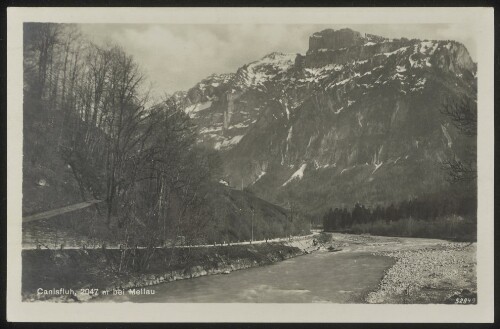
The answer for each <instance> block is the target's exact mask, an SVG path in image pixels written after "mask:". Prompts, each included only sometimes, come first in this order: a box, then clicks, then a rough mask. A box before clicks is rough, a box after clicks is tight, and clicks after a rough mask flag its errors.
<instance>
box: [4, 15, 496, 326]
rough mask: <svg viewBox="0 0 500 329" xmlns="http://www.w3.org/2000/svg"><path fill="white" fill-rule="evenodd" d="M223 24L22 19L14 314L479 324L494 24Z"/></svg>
mask: <svg viewBox="0 0 500 329" xmlns="http://www.w3.org/2000/svg"><path fill="white" fill-rule="evenodd" d="M393 9H394V8H393ZM31 10H32V11H31V12H30V13H36V10H35V9H31ZM89 10H90V9H89V8H87V12H86V13H89ZM93 10H94V11H96V12H99V11H100V10H101V9H97V8H95V9H93ZM162 10H163V11H165V12H167V14H168V13H169V12H170V16H169V17H172V13H175V8H170V9H168V8H163V9H162ZM229 10H231V9H229V8H225V9H221V8H219V10H218V11H217V10H215V11H216V12H218V13H219V14H220V15H219V14H213V16H214V17H218V18H219V19H214V20H213V21H210V17H211V15H212V14H210V13H211V12H212V11H214V9H212V11H209V10H207V11H205V12H203V11H199V10H198V11H197V12H196V15H194V16H193V17H192V19H191V20H186V21H184V22H183V23H179V22H178V21H177V22H176V21H175V20H173V19H170V20H169V19H165V20H163V21H162V20H161V19H158V17H159V16H158V15H156V16H154V15H151V17H153V16H154V18H153V19H151V20H150V21H148V19H144V17H147V15H142V16H140V17H142V19H138V20H134V19H133V17H134V10H131V11H130V10H129V11H128V12H126V13H127V15H125V16H124V18H123V19H120V16H119V14H117V15H116V16H113V19H112V20H111V21H106V20H102V19H100V18H99V17H101V16H97V18H96V19H95V20H94V21H92V19H89V21H88V22H87V21H84V20H80V19H79V18H78V8H73V9H72V11H73V13H74V14H75V15H74V16H66V17H64V16H63V15H62V14H61V16H58V17H61V18H64V20H63V21H61V19H53V20H51V19H46V18H44V19H40V20H37V19H33V17H36V15H35V16H33V15H31V16H29V15H28V16H29V18H28V19H26V20H24V19H23V20H22V21H16V22H17V26H18V28H19V31H18V33H17V34H16V40H17V41H15V42H16V45H17V48H16V49H17V54H19V55H20V56H21V57H20V58H17V57H16V58H15V59H14V60H12V61H11V59H12V57H9V63H13V62H15V63H16V67H19V68H21V71H19V72H18V71H15V72H16V77H15V78H16V79H17V80H18V81H21V83H18V84H16V85H17V86H19V87H18V89H17V90H16V91H17V92H18V98H19V100H18V103H16V107H15V108H13V107H10V106H9V108H8V114H9V115H14V114H12V112H16V113H17V114H15V115H16V117H17V118H19V120H20V121H18V122H16V123H17V124H18V126H17V127H16V128H13V127H10V125H11V123H12V122H14V121H11V120H10V119H9V121H8V126H9V129H10V130H11V132H12V130H13V129H16V132H15V133H16V135H15V136H18V138H17V144H16V145H21V148H20V149H19V148H17V147H16V152H18V154H19V156H17V157H16V159H20V160H19V161H20V163H19V165H20V167H19V168H17V167H16V169H15V172H14V171H10V169H9V179H11V181H14V180H15V182H16V184H17V187H16V190H15V191H16V193H19V202H17V203H14V202H13V203H11V202H9V207H10V208H14V207H15V208H16V211H17V216H15V217H14V216H11V215H9V216H8V228H9V236H10V235H11V234H12V235H14V236H15V238H11V239H12V240H11V242H12V241H15V243H9V251H10V250H12V249H13V248H15V253H14V255H15V257H17V258H16V264H17V265H15V267H16V270H18V271H19V273H18V276H16V278H15V280H17V281H18V284H16V287H19V290H18V291H13V292H12V293H11V295H15V296H17V297H16V298H18V301H19V305H23V306H26V307H30V305H34V307H35V306H47V307H54V308H57V307H62V306H63V305H67V304H72V305H73V306H72V307H74V309H75V312H77V310H78V309H80V307H94V306H99V307H101V306H103V307H106V306H108V305H112V307H115V308H116V307H118V308H120V307H122V306H123V307H127V309H131V310H133V309H134V308H135V307H136V306H137V307H141V305H145V306H147V305H149V304H156V305H159V306H162V307H163V308H167V309H168V308H170V307H171V306H175V307H177V306H179V307H184V306H189V307H197V305H200V307H201V306H203V305H212V306H214V307H221V308H220V309H224V305H228V306H227V307H228V309H230V307H232V306H235V307H239V306H241V308H242V309H243V310H244V309H245V308H246V307H247V306H248V307H253V306H252V305H256V306H258V305H263V306H265V305H270V307H271V309H270V310H268V311H269V312H272V307H277V306H276V305H279V304H287V305H293V307H298V308H292V309H294V310H299V309H300V307H302V305H305V306H304V307H308V308H307V309H309V308H313V307H316V305H317V306H318V307H321V309H322V310H328V308H327V307H337V306H339V304H346V306H347V307H350V306H349V305H362V306H363V307H366V308H367V309H370V307H371V306H370V305H373V304H383V305H386V306H387V307H391V305H394V306H395V307H397V306H398V305H406V306H408V307H415V308H416V309H417V308H418V307H425V306H439V305H443V306H449V305H453V307H454V308H453V310H454V313H455V314H454V316H457V315H456V313H463V314H467V312H469V311H470V313H471V314H475V313H474V312H476V311H477V310H478V306H481V305H483V306H486V310H489V308H488V307H491V310H492V305H490V304H489V303H490V302H491V301H492V300H493V292H492V286H489V284H490V281H489V280H490V279H491V280H492V274H493V273H492V264H490V265H488V266H486V267H485V266H483V267H481V266H482V265H479V262H480V261H482V262H483V264H484V263H489V262H490V261H492V256H493V245H492V244H493V238H492V232H491V231H492V228H493V206H492V203H489V202H490V201H488V200H490V199H491V198H492V194H491V195H490V193H492V191H493V188H492V177H493V167H492V165H493V161H492V159H493V157H492V154H490V155H488V153H492V149H493V139H492V136H493V126H492V118H493V87H492V85H488V84H489V83H490V82H491V83H492V81H493V80H492V72H491V71H492V65H493V61H492V60H491V62H489V60H490V59H491V58H492V56H493V44H492V40H493V39H492V37H488V35H490V34H491V35H492V33H493V28H492V20H493V15H492V12H493V11H492V10H491V11H489V10H488V9H483V10H482V11H481V9H474V10H469V9H466V10H458V9H457V11H458V14H463V15H465V16H464V17H467V11H469V14H470V15H471V18H470V20H463V21H458V20H457V21H455V20H451V19H450V20H441V21H439V20H438V19H434V20H432V15H431V16H430V17H431V18H430V20H431V21H430V22H429V21H422V22H419V21H418V20H417V19H415V20H411V19H409V20H408V21H407V22H402V20H401V19H393V20H391V19H387V20H385V21H381V20H379V19H374V17H376V16H374V15H371V16H370V15H368V14H369V13H370V12H369V11H368V12H367V15H368V16H367V19H366V20H362V19H360V18H357V19H356V20H353V21H352V23H351V22H349V19H348V17H349V16H352V14H353V13H354V12H355V10H354V9H353V10H351V11H349V12H347V14H346V18H345V19H331V20H327V19H324V17H326V16H325V15H318V17H319V18H318V19H317V20H316V21H315V20H305V19H300V17H301V15H302V14H301V13H303V16H304V17H313V16H314V14H315V13H318V11H317V10H316V11H314V10H310V11H308V10H307V8H304V9H302V11H297V10H295V11H293V10H292V11H291V12H292V13H294V15H295V16H293V15H289V16H287V19H284V20H279V19H277V20H276V21H274V22H273V21H271V20H270V19H269V18H268V17H273V15H274V16H276V17H282V16H280V14H278V13H277V11H273V10H270V9H267V10H266V9H265V8H262V9H244V8H243V9H232V10H234V14H235V15H236V17H238V15H240V13H245V11H246V12H247V13H251V12H252V10H254V11H255V10H257V11H258V10H260V11H262V12H264V14H266V15H262V16H260V18H255V17H257V15H255V16H252V15H243V14H242V15H241V21H240V22H238V21H235V20H233V19H228V20H227V21H223V20H221V19H220V17H221V15H222V14H224V15H228V13H229V12H228V11H229ZM329 10H330V12H331V13H332V15H333V16H332V17H334V16H335V15H337V16H335V17H339V15H342V10H341V9H340V8H339V9H333V8H332V9H329ZM423 10H424V9H421V11H420V12H421V13H424V14H425V11H423ZM427 10H428V12H429V14H431V12H432V11H434V9H427ZM54 11H56V9H54ZM387 11H388V12H389V13H390V12H391V11H390V10H387ZM49 12H50V11H49ZM416 12H417V11H416ZM84 13H85V12H84ZM308 13H309V14H308ZM373 13H380V10H379V11H378V12H377V11H375V10H374V11H373ZM404 13H407V14H408V17H411V14H409V13H411V11H409V10H407V11H405V12H404ZM439 13H440V11H439V10H437V14H436V15H438V14H439ZM179 15H180V16H183V15H184V16H188V17H190V16H189V10H188V9H184V11H181V10H179ZM474 15H476V16H474ZM480 15H483V16H484V17H485V20H484V22H482V23H481V22H478V21H477V19H476V18H477V17H478V16H480ZM86 16H89V15H86V14H85V15H83V17H86ZM199 16H200V17H205V18H207V17H208V19H200V20H199V21H197V20H196V17H199ZM394 16H398V15H397V13H396V12H394V15H392V16H390V17H394ZM416 16H418V15H416ZM10 17H12V16H10ZM41 17H43V15H41ZM127 17H128V19H127ZM224 17H226V16H224ZM294 17H297V18H298V19H297V20H296V21H294V20H293V18H294ZM370 17H371V19H370ZM418 17H422V15H420V16H418ZM436 17H438V16H436ZM444 17H446V16H444ZM73 18H74V20H73ZM486 18H488V19H486ZM266 19H267V20H266ZM372 21H373V22H372ZM393 21H394V22H393ZM488 23H489V24H490V25H488ZM478 24H479V25H478ZM481 24H483V25H481ZM477 26H480V27H477ZM484 26H486V27H489V28H490V30H487V31H484V30H481V28H483V27H484ZM486 32H487V33H486ZM479 36H482V37H484V38H486V39H479ZM484 40H486V41H484ZM488 56H489V57H488ZM484 58H486V59H484ZM482 61H483V62H482ZM21 62H22V63H21ZM9 65H10V64H9ZM488 65H491V67H488ZM11 72H12V71H11ZM11 72H9V79H10V78H11V77H12V75H13V74H11ZM481 74H484V75H481ZM490 75H491V80H490V78H489V77H490ZM480 79H484V80H482V81H484V82H483V83H482V84H481V83H479V81H481V80H480ZM17 80H16V81H17ZM479 87H481V88H483V89H482V93H481V92H479V91H478V90H479ZM9 98H11V94H10V92H9ZM481 118H482V119H481ZM490 120H491V121H490ZM480 134H483V135H480ZM479 135H480V136H479ZM478 136H479V137H478ZM481 136H482V137H481ZM489 138H491V139H489ZM9 146H11V140H9ZM480 152H483V153H481V154H483V155H484V156H486V158H481V154H480ZM482 159H483V160H482ZM15 173H19V176H18V177H15V178H13V177H14V176H12V177H10V176H11V174H12V175H14V174H15ZM490 180H491V181H490ZM12 186H13V185H12V184H11V187H12ZM9 188H10V187H9ZM488 191H490V192H488ZM483 200H484V201H483ZM481 228H482V229H483V231H482V233H481ZM484 230H486V233H484ZM488 231H489V232H488ZM11 232H12V233H11ZM486 243H487V245H486ZM481 248H482V249H481ZM485 251H486V252H485ZM490 256H491V257H490ZM12 267H13V268H14V266H12ZM490 267H491V268H490ZM480 271H484V272H485V273H486V274H485V275H481V273H482V272H480ZM489 271H491V273H490V272H489ZM483 277H484V278H485V279H484V281H481V278H483ZM9 280H14V279H13V278H12V276H11V277H10V278H9ZM491 282H492V281H491ZM480 287H482V289H480ZM408 304H410V305H412V306H410V305H408ZM183 305H184V306H183ZM231 305H232V306H231ZM273 305H275V306H273ZM110 307H111V306H110ZM82 309H83V308H82ZM158 309H159V310H161V309H162V308H161V307H160V308H158ZM481 309H482V308H481ZM332 310H333V309H332ZM408 310H410V311H411V310H412V309H411V308H408ZM418 310H422V309H420V308H418ZM131 312H132V311H131ZM325 312H326V311H325ZM332 312H333V311H332ZM478 312H479V311H478ZM28 313H29V312H28ZM333 313H334V312H333ZM410 313H411V312H410ZM479 313H480V312H479ZM479 313H478V314H479ZM16 314H17V313H16ZM423 314H425V312H424V313H423ZM480 314H483V315H485V317H484V318H483V321H487V320H488V319H490V318H491V319H492V313H491V314H490V313H488V312H487V311H483V313H480ZM337 315H338V314H337ZM106 316H107V317H108V318H111V317H112V314H107V315H106ZM115 316H116V317H118V316H119V315H118V314H115ZM120 316H121V315H120ZM144 316H145V317H147V315H144ZM176 316H178V315H176ZM276 316H282V317H284V319H285V320H286V319H287V318H286V314H281V315H276ZM302 316H303V317H307V314H302ZM323 316H324V317H326V316H327V315H326V314H325V315H323ZM335 316H336V315H333V314H332V317H333V318H332V321H334V320H335ZM400 316H403V314H400ZM436 316H439V314H437V315H436ZM464 316H465V315H464ZM488 316H489V317H488ZM324 317H323V320H322V321H325V318H324ZM410 317H411V315H410ZM458 318H460V316H459V315H458ZM245 319H247V321H248V316H247V317H246V318H245ZM258 319H259V318H258V316H255V320H258ZM474 319H475V320H476V321H478V320H479V322H482V321H481V318H478V316H476V317H475V318H474ZM140 320H142V321H144V320H148V318H142V319H140ZM191 320H193V319H191ZM220 320H222V321H224V318H223V317H222V315H221V318H220ZM357 320H358V321H359V320H360V319H359V318H358V319H357ZM424 320H425V319H422V320H420V321H424ZM250 321H251V320H250ZM306 321H314V319H309V320H306Z"/></svg>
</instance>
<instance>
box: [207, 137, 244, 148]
mask: <svg viewBox="0 0 500 329" xmlns="http://www.w3.org/2000/svg"><path fill="white" fill-rule="evenodd" d="M242 138H243V135H238V136H234V137H232V138H231V139H226V140H224V141H222V142H217V143H215V145H214V149H216V150H225V149H229V148H231V147H233V146H235V145H236V144H238V143H239V142H240V141H241V139H242Z"/></svg>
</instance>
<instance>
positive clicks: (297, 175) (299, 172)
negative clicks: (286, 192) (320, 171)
mask: <svg viewBox="0 0 500 329" xmlns="http://www.w3.org/2000/svg"><path fill="white" fill-rule="evenodd" d="M306 167H307V163H304V164H303V165H302V166H300V168H299V170H297V171H296V172H294V173H293V175H292V176H291V177H290V178H289V179H288V180H287V181H286V182H284V183H283V185H281V186H286V185H287V184H288V183H290V182H291V181H292V180H294V179H299V180H300V179H302V177H304V170H305V169H306Z"/></svg>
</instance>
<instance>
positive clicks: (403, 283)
mask: <svg viewBox="0 0 500 329" xmlns="http://www.w3.org/2000/svg"><path fill="white" fill-rule="evenodd" d="M332 237H333V241H332V243H333V244H334V245H335V246H337V247H340V248H343V252H359V251H364V252H366V251H369V252H372V253H373V254H374V255H381V256H389V257H393V258H395V259H396V263H395V264H394V266H392V267H391V268H390V269H389V270H387V271H386V273H385V275H384V277H383V278H382V280H381V282H380V284H379V288H378V289H377V290H376V291H373V292H370V293H369V294H368V295H367V296H366V298H365V301H366V302H367V303H374V304H433V303H437V304H443V303H450V304H455V303H457V304H475V303H477V278H476V243H456V242H449V241H445V240H437V239H419V238H404V237H381V236H364V235H350V234H338V233H334V234H333V236H332Z"/></svg>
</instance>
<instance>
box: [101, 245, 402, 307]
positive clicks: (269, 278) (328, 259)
mask: <svg viewBox="0 0 500 329" xmlns="http://www.w3.org/2000/svg"><path fill="white" fill-rule="evenodd" d="M393 264H394V260H393V259H392V258H389V257H384V256H374V255H372V254H370V253H366V252H336V253H335V252H334V253H331V252H323V251H318V252H315V253H313V254H310V255H304V256H299V257H295V258H291V259H288V260H285V261H283V262H279V263H275V264H272V265H268V266H262V267H255V268H250V269H246V270H240V271H234V272H231V273H230V274H221V275H210V276H204V277H199V278H194V279H188V280H180V281H174V282H169V283H163V284H159V285H156V286H150V287H147V288H148V289H154V290H155V294H154V295H139V296H137V295H129V294H126V295H124V296H106V297H103V298H98V299H97V300H94V301H96V302H105V301H112V302H127V301H128V302H139V303H165V302H167V303H168V302H171V303H232V302H234V303H314V302H331V303H362V302H363V300H364V296H365V295H366V294H367V293H368V292H370V291H372V290H375V289H376V288H377V286H378V283H379V282H380V280H381V278H382V277H383V275H384V271H385V270H386V269H387V268H389V267H391V266H392V265H393Z"/></svg>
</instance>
